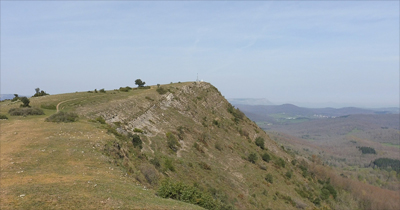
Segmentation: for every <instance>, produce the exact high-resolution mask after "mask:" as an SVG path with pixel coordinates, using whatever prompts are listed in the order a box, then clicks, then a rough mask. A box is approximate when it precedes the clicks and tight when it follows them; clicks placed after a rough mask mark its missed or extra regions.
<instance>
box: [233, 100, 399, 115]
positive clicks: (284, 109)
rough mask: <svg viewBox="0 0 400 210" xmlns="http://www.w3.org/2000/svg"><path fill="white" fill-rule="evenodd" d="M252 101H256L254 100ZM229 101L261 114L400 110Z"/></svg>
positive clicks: (386, 112) (396, 109) (372, 112)
mask: <svg viewBox="0 0 400 210" xmlns="http://www.w3.org/2000/svg"><path fill="white" fill-rule="evenodd" d="M253 101H254V102H256V100H253ZM239 102H246V100H242V101H239ZM231 103H232V104H233V105H234V106H236V107H238V108H239V109H240V110H242V111H244V112H247V113H253V114H263V115H271V114H286V115H292V116H304V117H311V116H315V115H320V116H326V117H338V116H344V115H352V114H397V113H399V112H400V109H399V108H397V107H390V108H378V109H364V108H357V107H344V108H339V109H336V108H304V107H298V106H296V105H293V104H282V105H252V104H249V103H247V104H244V103H237V101H234V100H232V102H231ZM247 113H246V114H247Z"/></svg>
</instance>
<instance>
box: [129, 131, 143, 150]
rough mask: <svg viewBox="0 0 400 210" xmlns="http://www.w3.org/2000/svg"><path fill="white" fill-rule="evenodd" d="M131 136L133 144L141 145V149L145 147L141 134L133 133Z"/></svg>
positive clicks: (135, 145)
mask: <svg viewBox="0 0 400 210" xmlns="http://www.w3.org/2000/svg"><path fill="white" fill-rule="evenodd" d="M129 138H130V139H132V144H133V146H134V147H139V149H142V148H143V146H142V144H143V142H142V140H141V139H140V136H139V135H137V134H133V135H131V134H130V135H129Z"/></svg>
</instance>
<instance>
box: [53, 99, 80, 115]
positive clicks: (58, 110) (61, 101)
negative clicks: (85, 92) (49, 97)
mask: <svg viewBox="0 0 400 210" xmlns="http://www.w3.org/2000/svg"><path fill="white" fill-rule="evenodd" d="M76 99H79V98H73V99H68V100H65V101H61V102H60V103H58V104H57V113H58V112H59V111H60V110H59V109H58V107H59V106H60V105H61V104H62V103H64V102H67V101H72V100H76Z"/></svg>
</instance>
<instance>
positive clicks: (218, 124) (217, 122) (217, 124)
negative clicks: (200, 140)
mask: <svg viewBox="0 0 400 210" xmlns="http://www.w3.org/2000/svg"><path fill="white" fill-rule="evenodd" d="M213 124H214V125H215V126H217V127H218V128H219V127H220V123H219V121H218V120H213Z"/></svg>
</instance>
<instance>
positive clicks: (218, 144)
mask: <svg viewBox="0 0 400 210" xmlns="http://www.w3.org/2000/svg"><path fill="white" fill-rule="evenodd" d="M215 149H217V150H219V151H222V150H223V149H224V148H223V147H222V145H221V144H220V143H219V142H216V143H215Z"/></svg>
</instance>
